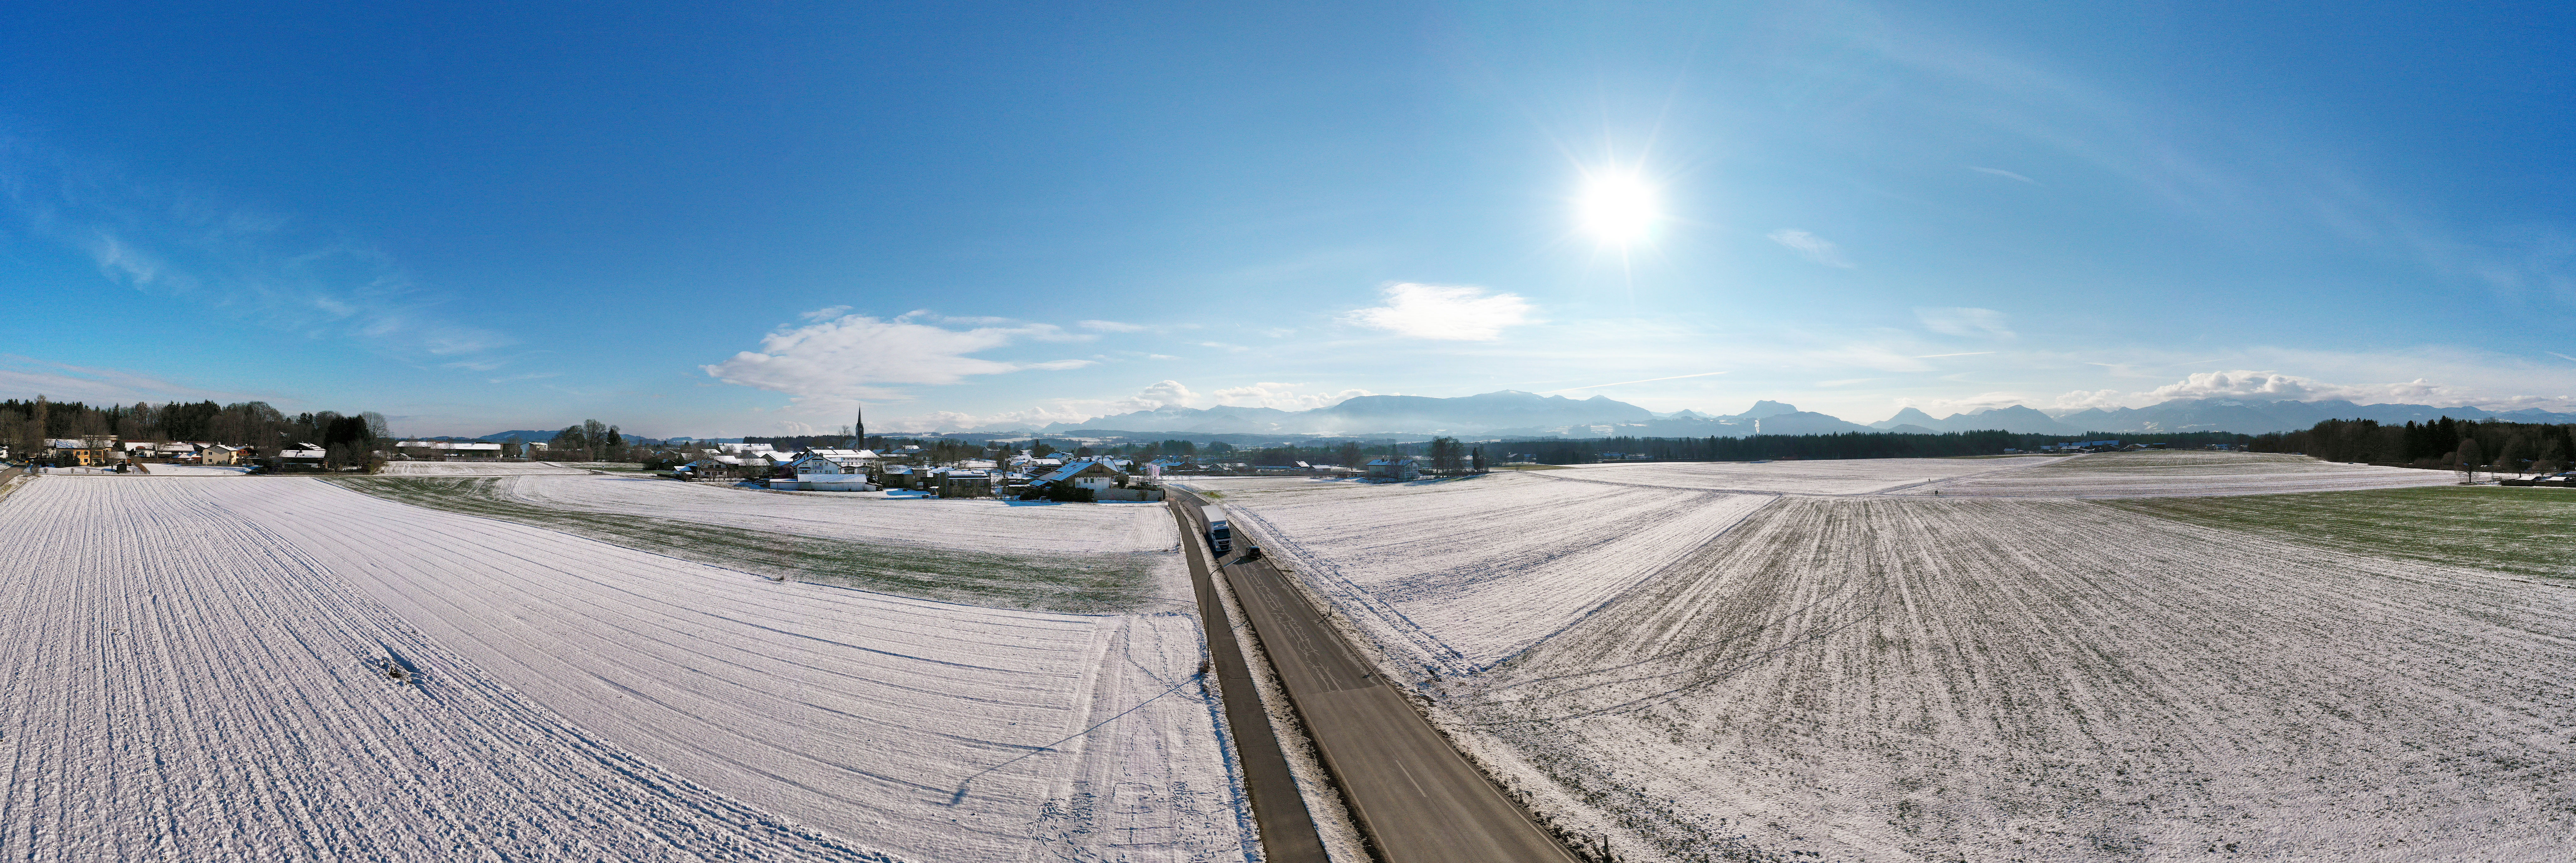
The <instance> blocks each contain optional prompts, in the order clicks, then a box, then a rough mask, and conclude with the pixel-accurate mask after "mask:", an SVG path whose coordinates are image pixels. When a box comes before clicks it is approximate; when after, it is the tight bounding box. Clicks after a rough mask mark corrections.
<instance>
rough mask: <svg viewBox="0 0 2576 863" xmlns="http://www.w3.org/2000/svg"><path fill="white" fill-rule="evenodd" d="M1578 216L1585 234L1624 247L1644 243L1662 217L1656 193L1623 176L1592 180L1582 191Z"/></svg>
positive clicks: (1598, 177)
mask: <svg viewBox="0 0 2576 863" xmlns="http://www.w3.org/2000/svg"><path fill="white" fill-rule="evenodd" d="M1578 213H1579V214H1580V216H1581V218H1582V220H1583V229H1584V230H1587V231H1590V232H1592V235H1593V236H1594V237H1598V238H1600V240H1601V241H1602V242H1605V243H1617V244H1619V245H1623V246H1624V245H1627V244H1629V243H1633V242H1636V241H1638V240H1643V239H1645V238H1646V232H1647V231H1648V230H1651V229H1652V228H1654V226H1655V220H1656V219H1657V218H1658V217H1660V216H1661V215H1662V214H1661V213H1659V212H1657V210H1656V209H1655V190H1653V189H1651V188H1647V186H1646V184H1645V183H1642V182H1639V181H1638V180H1637V178H1636V177H1635V176H1632V175H1626V174H1605V175H1602V176H1597V177H1593V178H1592V182H1591V183H1590V184H1588V185H1586V186H1585V187H1584V189H1583V200H1582V203H1581V204H1580V208H1579V210H1578Z"/></svg>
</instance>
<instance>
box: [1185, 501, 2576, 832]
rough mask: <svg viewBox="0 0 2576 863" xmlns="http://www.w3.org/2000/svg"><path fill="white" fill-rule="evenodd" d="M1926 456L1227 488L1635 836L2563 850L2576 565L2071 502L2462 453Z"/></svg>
mask: <svg viewBox="0 0 2576 863" xmlns="http://www.w3.org/2000/svg"><path fill="white" fill-rule="evenodd" d="M1906 461H1908V460H1885V461H1880V462H1876V463H1872V462H1857V461H1856V462H1785V463H1774V464H1771V465H1716V466H1701V465H1688V464H1675V465H1633V466H1632V465H1619V466H1608V467H1598V468H1579V469H1572V470H1555V471H1532V472H1529V473H1526V474H1521V475H1513V476H1505V475H1495V476H1491V477H1479V478H1475V479H1467V480H1439V481H1423V482H1416V483H1405V484H1385V485H1372V484H1367V483H1357V482H1323V481H1311V480H1308V481H1296V480H1253V481H1239V482H1232V483H1222V484H1220V483H1205V484H1201V483H1197V482H1193V484H1194V485H1204V486H1205V487H1210V488H1216V489H1220V490H1222V491H1223V492H1224V494H1225V497H1224V499H1223V500H1221V501H1220V503H1222V504H1223V505H1225V506H1226V508H1227V510H1228V511H1229V512H1230V513H1231V514H1233V516H1234V517H1235V520H1236V521H1237V523H1238V524H1244V525H1247V526H1249V527H1250V529H1251V530H1252V532H1253V533H1254V534H1255V535H1256V536H1257V537H1258V538H1259V540H1260V541H1261V543H1262V544H1263V547H1264V548H1265V549H1267V550H1272V551H1275V552H1278V553H1280V556H1281V557H1282V558H1283V559H1284V562H1286V563H1287V564H1288V565H1289V566H1290V567H1291V568H1292V569H1294V570H1296V571H1297V572H1298V574H1299V575H1300V576H1301V577H1303V578H1304V580H1305V581H1306V582H1307V583H1308V585H1309V586H1310V587H1312V588H1313V589H1314V590H1315V591H1316V592H1317V593H1318V594H1320V595H1322V596H1323V597H1324V598H1325V599H1326V600H1327V601H1329V602H1331V603H1333V604H1334V605H1335V606H1336V610H1337V612H1338V613H1339V615H1338V616H1340V617H1341V618H1343V619H1344V620H1346V621H1347V622H1348V623H1349V625H1350V626H1351V628H1352V629H1354V630H1356V631H1357V632H1358V633H1360V634H1361V635H1363V636H1364V637H1367V638H1369V639H1371V640H1372V641H1374V642H1375V643H1376V644H1377V646H1378V647H1380V648H1381V649H1382V651H1381V652H1382V653H1383V654H1384V655H1385V656H1386V657H1387V661H1388V662H1390V663H1392V664H1393V665H1394V666H1395V667H1396V669H1397V670H1409V669H1410V668H1412V667H1416V666H1424V665H1427V666H1429V667H1430V669H1431V670H1433V671H1435V672H1436V673H1434V674H1430V675H1419V674H1417V675H1413V676H1412V680H1411V683H1412V685H1413V686H1414V687H1415V688H1416V690H1417V691H1419V692H1423V693H1425V694H1427V695H1429V696H1430V697H1431V698H1432V701H1433V702H1434V703H1435V704H1436V705H1437V706H1436V707H1435V709H1434V711H1433V713H1434V717H1435V719H1436V720H1437V721H1440V722H1442V723H1443V724H1444V725H1446V726H1448V727H1449V728H1450V730H1451V731H1452V733H1453V736H1454V737H1455V739H1457V740H1459V741H1460V742H1461V743H1462V744H1463V745H1465V746H1466V747H1467V748H1468V749H1469V750H1470V751H1471V752H1474V753H1475V754H1477V755H1478V756H1479V757H1480V758H1481V759H1482V760H1483V761H1484V762H1485V763H1486V764H1488V765H1489V767H1491V768H1492V769H1494V770H1495V771H1497V772H1498V774H1500V775H1501V776H1504V777H1505V778H1506V779H1507V781H1508V782H1509V784H1511V785H1513V786H1515V787H1516V788H1518V789H1519V790H1521V791H1524V792H1526V793H1527V794H1528V795H1529V796H1528V799H1529V800H1530V801H1531V803H1532V805H1534V806H1536V807H1537V808H1539V809H1540V810H1541V811H1545V812H1548V813H1550V814H1551V815H1553V816H1559V817H1560V820H1561V821H1562V822H1563V823H1567V824H1572V825H1577V826H1578V829H1583V830H1586V831H1587V832H1591V833H1597V834H1600V835H1607V836H1608V837H1609V840H1610V842H1611V844H1612V845H1613V846H1614V847H1615V848H1617V849H1618V850H1619V851H1620V854H1621V855H1622V856H1621V858H1620V859H1625V860H1654V859H1674V860H1706V859H1782V858H1780V857H1779V855H1784V854H1787V853H1788V852H1792V851H1796V852H1806V853H1813V854H1816V855H1821V856H1822V857H1823V858H1825V859H1863V860H1953V859H1960V858H1966V859H2026V860H2069V861H2073V860H2095V859H2172V858H2197V857H2202V856H2209V855H2226V854H2230V853H2242V854H2247V855H2251V856H2258V857H2268V858H2273V859H2353V860H2392V861H2394V860H2416V859H2470V858H2473V859H2548V858H2549V857H2550V856H2551V855H2552V854H2554V853H2556V852H2557V851H2558V850H2561V843H2563V842H2564V841H2565V839H2566V837H2568V836H2571V835H2576V683H2571V682H2570V680H2571V679H2570V678H2569V677H2568V675H2567V674H2566V673H2565V669H2568V668H2571V667H2576V642H2571V641H2570V640H2568V638H2567V637H2566V634H2567V633H2568V632H2576V589H2571V588H2570V587H2569V586H2568V585H2567V583H2566V582H2564V581H2554V580H2545V579H2544V580H2538V581H2535V580H2533V579H2530V578H2528V577H2523V576H2521V575H2518V574H2517V573H2513V572H2505V571H2500V570H2485V569H2475V568H2463V567H2460V566H2451V565H2444V564H2442V563H2440V562H2435V561H2425V560H2397V559H2392V558H2388V557H2381V556H2372V555H2370V554H2368V553H2357V552H2356V551H2354V550H2352V549H2350V548H2335V547H2324V546H2323V545H2322V544H2318V543H2300V542H2284V541H2283V540H2282V539H2280V538H2277V537H2272V536H2268V535H2263V534H2257V533H2251V532H2244V531H2235V530H2229V529H2226V528H2224V527H2221V526H2214V525H2205V524H2194V523H2190V522H2186V521H2179V520H2174V519H2169V518H2159V517H2155V516H2154V515H2152V514H2149V511H2148V510H2144V509H2140V510H2138V511H2129V510H2123V509H2117V508H2114V507H2111V506H2105V505H2099V504H2094V503H2088V502H2085V501H2083V500H2072V499H2065V498H2067V497H2073V496H2079V495H2082V496H2093V495H2100V496H2116V497H2124V498H2129V499H2131V500H2144V499H2146V498H2148V497H2152V496H2156V495H2171V494H2237V495H2242V494H2252V493H2256V492H2261V491H2271V492H2293V491H2308V490H2313V489H2318V488H2382V487H2404V486H2409V485H2421V484H2425V483H2427V482H2447V481H2449V480H2450V477H2448V475H2445V474H2440V473H2437V472H2430V471H2391V470H2385V469H2370V468H2357V467H2354V466H2349V465H2335V464H2327V463H2322V462H2316V461H2313V460H2308V459H2303V458H2296V457H2289V458H2283V457H2271V456H2248V455H2245V454H2225V453H2140V454H2100V455H2088V456H2079V457H2073V458H2066V459H2048V460H2039V459H2027V460H2021V459H1942V460H1920V461H1914V463H1910V464H1909V463H1905V462H1906ZM1775 465H1777V466H1778V467H1776V468H1775ZM1657 470H1663V471H1668V473H1665V474H1661V475H1659V474H1657V473H1656V471H1657ZM1942 471H1947V473H1946V474H1943V473H1941V472H1942ZM1927 479H1928V480H1929V481H1928V482H1927V481H1926V480H1927ZM1962 487H1966V488H1965V491H1964V492H1954V491H1951V489H1953V488H1962ZM1718 489H1726V490H1737V491H1743V492H1761V493H1733V492H1729V491H1718ZM1933 489H1941V490H1943V493H1942V494H1941V495H1940V496H1937V497H1936V496H1933V495H1931V494H1930V493H1929V492H1930V491H1932V490H1933ZM2505 491H2519V490H2505ZM2006 494H2010V495H2014V496H2019V495H2025V494H2027V495H2030V496H2029V497H2022V498H2020V499H2000V497H2001V496H2003V495H2006ZM2040 497H2055V498H2057V499H2038V498H2040ZM2231 500H2243V501H2247V502H2248V503H2247V504H2244V506H2255V507H2259V506H2260V502H2261V500H2262V499H2261V498H2231ZM2301 500H2303V501H2311V500H2312V501H2313V502H2308V503H2303V504H2302V505H2303V506H2307V507H2309V508H2311V509H2313V508H2315V507H2330V506H2331V505H2332V504H2331V503H2330V502H2326V499H2325V498H2324V497H2320V496H2316V495H2302V496H2301ZM2355 505H2363V506H2384V505H2386V502H2385V501H2381V500H2379V499H2378V498H2377V497H2370V498H2356V499H2355ZM2531 535H2532V536H2539V535H2540V534H2531ZM2547 535H2549V536H2554V535H2555V534H2547ZM1496 660H1505V661H1501V662H1500V663H1499V664H1496ZM1582 825H1589V826H1588V827H1583V826H1582Z"/></svg>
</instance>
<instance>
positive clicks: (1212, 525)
mask: <svg viewBox="0 0 2576 863" xmlns="http://www.w3.org/2000/svg"><path fill="white" fill-rule="evenodd" d="M1199 514H1200V515H1203V516H1206V517H1207V526H1208V531H1207V541H1208V548H1209V549H1211V550H1213V551H1215V552H1216V553H1217V554H1219V555H1223V554H1225V553H1227V552H1230V551H1233V550H1234V527H1233V526H1232V525H1228V524H1226V522H1225V508H1224V507H1215V506H1210V507H1201V508H1200V509H1199Z"/></svg>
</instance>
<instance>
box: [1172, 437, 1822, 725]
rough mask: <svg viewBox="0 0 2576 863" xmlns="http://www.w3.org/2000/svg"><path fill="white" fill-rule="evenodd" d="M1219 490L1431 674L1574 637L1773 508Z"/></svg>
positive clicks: (1719, 501) (1269, 545)
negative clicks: (1597, 615) (1661, 574)
mask: <svg viewBox="0 0 2576 863" xmlns="http://www.w3.org/2000/svg"><path fill="white" fill-rule="evenodd" d="M1224 487H1225V488H1226V489H1227V491H1226V496H1225V498H1224V499H1223V500H1222V501H1220V503H1221V504H1222V505H1223V506H1224V507H1225V509H1226V512H1227V513H1229V514H1230V515H1231V516H1232V517H1233V519H1234V522H1235V523H1236V524H1237V525H1241V526H1243V527H1245V528H1248V529H1249V531H1250V532H1251V534H1252V535H1253V536H1254V537H1256V538H1257V540H1258V541H1259V542H1260V543H1261V547H1262V550H1263V551H1265V552H1268V553H1271V554H1275V555H1278V556H1280V557H1283V558H1285V559H1287V560H1288V561H1289V562H1290V564H1291V566H1292V567H1293V568H1294V569H1296V570H1297V571H1298V573H1299V574H1300V575H1301V576H1303V577H1304V578H1305V579H1306V583H1307V584H1308V585H1309V586H1311V587H1313V588H1315V589H1316V590H1319V591H1322V592H1324V593H1326V594H1328V595H1329V596H1330V597H1331V598H1332V600H1333V601H1334V602H1336V603H1338V604H1339V605H1340V606H1341V607H1342V609H1343V610H1344V611H1345V612H1347V613H1349V614H1350V616H1351V618H1352V619H1353V620H1354V621H1355V622H1357V623H1358V624H1359V625H1361V626H1362V627H1363V628H1365V629H1366V630H1367V631H1368V632H1369V634H1370V636H1371V637H1373V638H1375V639H1376V640H1377V642H1378V643H1379V644H1380V645H1382V646H1384V647H1387V648H1388V649H1389V650H1390V651H1392V652H1394V653H1395V654H1397V655H1398V656H1399V657H1400V661H1402V662H1405V663H1407V664H1408V665H1413V666H1417V667H1419V668H1420V670H1421V671H1423V672H1424V673H1427V674H1434V675H1446V674H1463V673H1469V672H1472V671H1475V670H1477V669H1480V668H1483V667H1486V666H1489V665H1492V664H1493V663H1495V662H1499V661H1501V660H1503V659H1505V658H1507V657H1509V656H1511V655H1512V654H1513V653H1515V652H1517V651H1519V650H1520V649H1522V648H1524V647H1527V646H1529V645H1530V644H1531V643H1533V642H1536V641H1537V640H1539V639H1541V638H1545V637H1547V636H1548V635H1549V634H1550V633H1554V632H1556V631H1558V630H1561V629H1564V628H1565V627H1566V626H1568V625H1570V624H1572V623H1574V622H1575V621H1576V620H1579V619H1581V618H1582V617H1583V615H1585V614H1586V613H1589V612H1590V611H1591V610H1592V609H1594V608H1596V607H1598V606H1600V604H1601V603H1603V602H1605V601H1607V600H1609V599H1611V598H1612V597H1615V596H1618V595H1619V594H1620V593H1621V592H1623V591H1625V590H1627V589H1628V588H1629V587H1631V586H1633V585H1635V584H1637V583H1638V582H1639V581H1640V580H1643V579H1645V578H1647V577H1649V576H1651V575H1653V574H1654V573H1656V572H1657V571H1658V570H1660V569H1662V568H1663V567H1664V566H1666V565H1667V564H1670V563H1672V562H1673V561H1674V560H1676V559H1678V558H1680V557H1681V556H1683V555H1684V554H1686V553H1687V552H1689V551H1690V550H1691V549H1692V548H1695V547H1697V546H1698V545H1700V544H1701V543H1704V542H1707V541H1708V540H1709V539H1711V538H1713V537H1715V536H1717V535H1718V534H1719V533H1720V532H1722V531H1724V530H1726V529H1727V528H1728V527H1730V526H1732V525H1734V524H1735V522H1736V521H1737V520H1739V519H1741V518H1743V517H1744V515H1745V514H1746V513H1749V512H1752V511H1753V510H1754V509H1756V508H1759V507H1761V506H1762V505H1763V504H1765V503H1768V502H1770V500H1771V498H1769V497H1767V496H1758V495H1733V494H1718V493H1712V492H1703V491H1687V490H1681V489H1668V488H1643V487H1635V486H1624V485H1613V484H1607V483H1579V482H1557V481H1553V480H1548V479H1541V478H1537V477H1535V476H1529V475H1521V474H1510V473H1495V474H1487V475H1484V476H1477V477H1470V478H1464V479H1456V480H1447V481H1438V482H1418V483H1400V484H1399V483H1386V484H1371V483H1359V482H1313V481H1300V482H1296V483H1293V484H1292V483H1288V482H1280V483H1278V484H1275V485H1269V486H1253V485H1229V486H1224ZM1407 670H1412V669H1407Z"/></svg>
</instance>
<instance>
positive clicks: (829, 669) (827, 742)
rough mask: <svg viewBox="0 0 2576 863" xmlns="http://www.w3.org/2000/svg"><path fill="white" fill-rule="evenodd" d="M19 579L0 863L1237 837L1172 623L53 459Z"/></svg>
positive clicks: (1036, 855) (1, 558)
mask: <svg viewBox="0 0 2576 863" xmlns="http://www.w3.org/2000/svg"><path fill="white" fill-rule="evenodd" d="M673 485H677V484H673ZM1156 512H1157V513H1159V512H1160V509H1159V508H1157V509H1156ZM0 573H7V574H8V576H9V577H8V578H7V579H6V580H5V581H0V585H5V588H0V669H5V672H0V680H5V681H6V683H5V686H6V687H7V693H8V695H7V697H6V698H5V699H0V759H5V761H0V763H6V764H7V765H8V769H9V771H10V772H9V778H8V780H7V788H6V795H7V796H6V797H5V798H0V799H5V800H6V801H7V802H6V804H5V805H0V854H5V855H7V856H10V857H13V858H20V859H145V858H154V859H259V860H267V859H282V858H302V859H352V858H371V859H728V860H731V859H868V860H877V859H901V860H924V861H928V860H940V861H945V860H1013V861H1018V860H1033V859H1086V860H1087V859H1131V860H1220V859H1236V860H1241V859H1245V858H1246V857H1247V848H1248V847H1249V843H1250V842H1251V838H1250V837H1251V836H1252V833H1251V830H1250V824H1249V822H1248V821H1246V820H1245V818H1244V817H1243V816H1242V815H1240V814H1239V813H1240V812H1241V808H1240V806H1239V805H1238V799H1237V794H1236V788H1235V785H1234V784H1233V781H1232V779H1231V777H1230V775H1229V769H1228V766H1227V763H1226V759H1225V756H1224V754H1223V752H1222V750H1221V748H1220V747H1219V744H1218V738H1217V732H1216V725H1215V718H1214V716H1215V714H1214V711H1212V709H1211V705H1210V704H1209V703H1208V698H1209V696H1208V695H1207V694H1206V693H1205V691H1204V690H1203V689H1202V687H1201V686H1200V682H1199V681H1198V680H1197V679H1196V678H1195V677H1194V675H1195V674H1196V673H1197V671H1198V669H1199V665H1200V662H1201V659H1202V657H1203V655H1204V651H1203V650H1202V647H1201V644H1200V642H1199V640H1198V624H1197V623H1196V621H1195V620H1194V619H1193V618H1191V617H1189V616H1187V615H1184V614H1160V615H1107V616H1078V615H1063V614H1046V613H1037V612H1021V611H1004V610H995V609H986V608H974V607H968V606H958V605H947V604H941V603H933V602H925V601H919V600H908V599H902V598H896V597H890V596H885V595H881V594H870V593H863V592H859V591H852V590H843V589H836V588H830V587H822V586H817V585H811V584H803V583H797V582H793V581H790V582H783V583H782V582H773V581H769V580H766V579H762V578H758V577H753V576H748V575H744V574H741V573H738V572H732V571H728V570H724V569H719V568H715V567H710V566H704V565H699V564H694V563H688V562H685V561H681V560H677V559H674V558H671V557H667V556H663V555H657V554H651V553H646V552H639V551H633V550H629V549H626V548H621V547H617V546H612V545H607V544H603V543H598V542H592V541H589V540H584V539H579V538H576V537H572V536H568V535H565V534H561V533H556V532H552V531H546V530H539V529H535V528H529V527H523V526H519V525H513V524H505V523H501V522H496V521H491V520H488V519H478V518H471V517H467V516H461V515H455V514H450V513H444V512H437V511H430V510H424V509H419V508H415V507H408V506H404V505H401V504H397V503H393V502H390V501H385V500H381V499H378V498H374V497H370V496H367V495H363V494H359V493H356V492H352V491H349V490H346V489H343V488H340V487H337V486H334V485H332V484H330V483H326V482H322V481H317V480H309V479H274V480H261V481H243V482H205V481H199V480H192V479H180V478H156V477H70V476H61V477H45V478H41V479H38V480H36V481H35V482H33V483H30V484H28V485H26V486H25V487H22V488H21V489H19V490H18V492H17V493H16V494H13V495H11V496H10V497H9V498H8V499H6V500H5V501H0ZM389 668H390V669H399V670H402V671H403V672H405V674H404V676H406V677H408V678H409V679H408V680H394V679H390V678H389V677H388V675H387V674H386V671H387V669H389Z"/></svg>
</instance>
